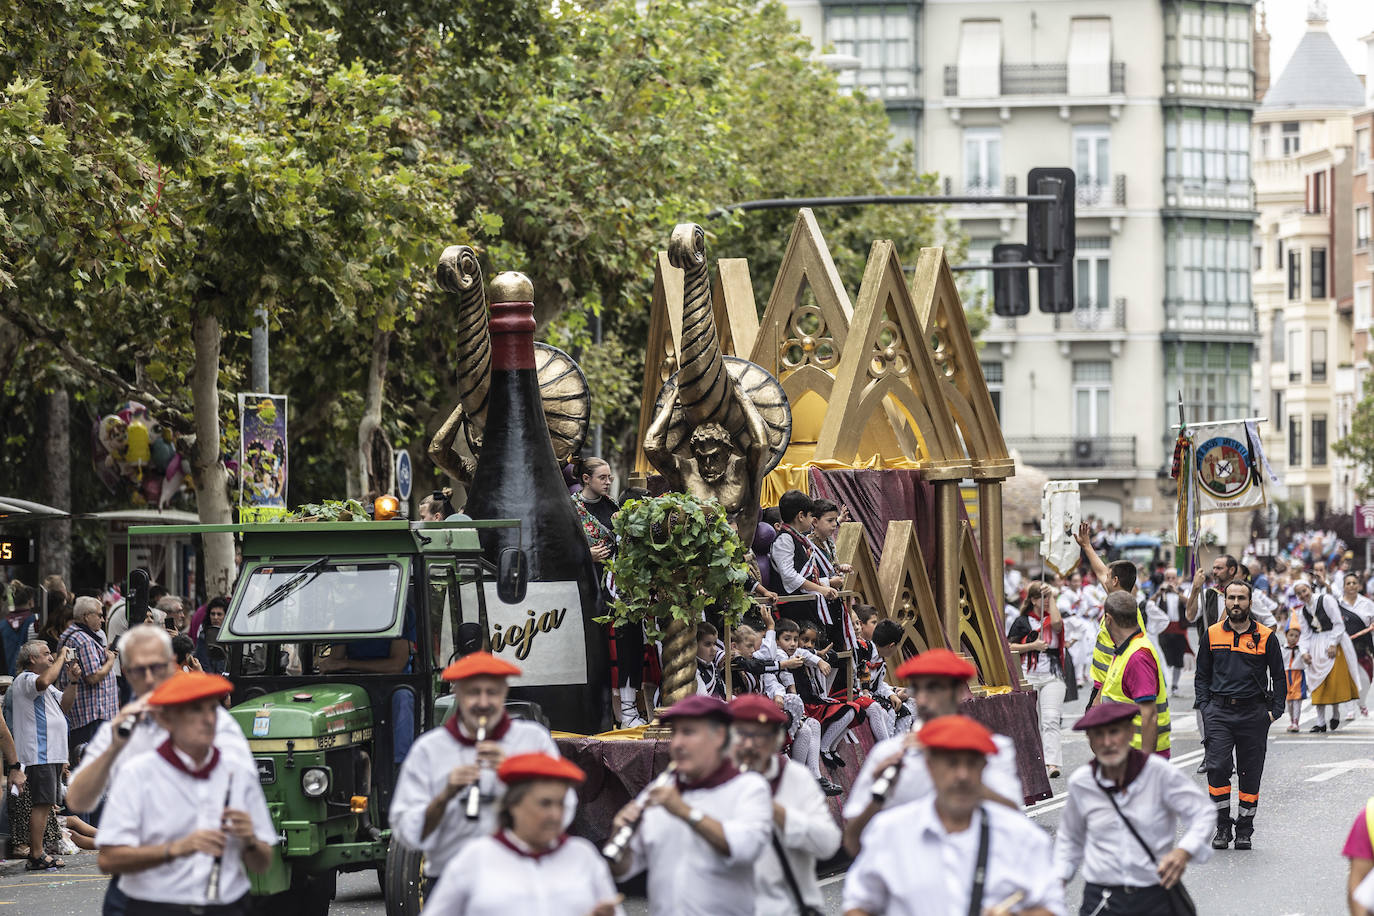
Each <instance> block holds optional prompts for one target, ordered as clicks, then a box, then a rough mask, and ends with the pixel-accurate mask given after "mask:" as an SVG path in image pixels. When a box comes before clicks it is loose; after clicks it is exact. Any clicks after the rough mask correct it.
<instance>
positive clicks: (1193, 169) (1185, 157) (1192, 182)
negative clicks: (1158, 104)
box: [1164, 108, 1250, 187]
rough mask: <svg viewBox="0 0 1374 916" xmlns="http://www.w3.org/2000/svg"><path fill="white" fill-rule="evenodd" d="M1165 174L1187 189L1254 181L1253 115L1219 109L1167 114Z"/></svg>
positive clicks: (1182, 109) (1165, 115) (1170, 110)
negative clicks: (1251, 142)
mask: <svg viewBox="0 0 1374 916" xmlns="http://www.w3.org/2000/svg"><path fill="white" fill-rule="evenodd" d="M1164 175H1165V177H1166V178H1169V179H1173V180H1179V181H1182V182H1183V184H1184V186H1185V187H1189V186H1196V185H1198V184H1199V183H1208V182H1213V183H1218V182H1219V183H1224V182H1227V181H1238V182H1248V181H1249V180H1250V116H1249V113H1248V112H1245V111H1226V110H1222V109H1217V108H1207V109H1203V108H1171V109H1167V110H1166V111H1165V113H1164Z"/></svg>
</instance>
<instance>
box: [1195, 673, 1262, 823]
mask: <svg viewBox="0 0 1374 916" xmlns="http://www.w3.org/2000/svg"><path fill="white" fill-rule="evenodd" d="M1202 719H1203V721H1204V722H1205V723H1206V728H1207V752H1206V758H1205V760H1206V763H1207V791H1208V793H1209V794H1210V795H1211V796H1212V802H1213V804H1215V805H1216V807H1217V823H1218V824H1226V823H1230V820H1231V774H1232V772H1235V773H1236V775H1237V776H1238V777H1239V779H1238V782H1239V783H1240V805H1239V807H1238V808H1237V814H1238V816H1239V818H1238V822H1237V823H1238V827H1239V828H1240V829H1241V831H1243V832H1244V833H1247V834H1248V832H1249V830H1250V829H1253V826H1252V825H1253V821H1254V818H1255V810H1256V808H1258V806H1259V790H1260V777H1262V776H1263V775H1264V752H1265V749H1266V742H1267V740H1268V737H1269V725H1270V721H1269V710H1268V709H1267V708H1266V707H1265V705H1264V701H1263V700H1261V699H1258V698H1256V699H1254V700H1249V701H1241V702H1238V703H1232V702H1230V701H1229V700H1227V699H1226V698H1224V697H1214V698H1213V699H1212V700H1211V702H1209V703H1208V704H1207V706H1206V708H1204V709H1203V710H1202Z"/></svg>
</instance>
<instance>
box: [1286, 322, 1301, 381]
mask: <svg viewBox="0 0 1374 916" xmlns="http://www.w3.org/2000/svg"><path fill="white" fill-rule="evenodd" d="M1288 381H1290V382H1301V381H1302V331H1289V332H1288Z"/></svg>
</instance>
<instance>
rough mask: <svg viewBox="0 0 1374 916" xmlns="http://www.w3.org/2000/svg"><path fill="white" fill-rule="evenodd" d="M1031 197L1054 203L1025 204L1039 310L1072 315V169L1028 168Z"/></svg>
mask: <svg viewBox="0 0 1374 916" xmlns="http://www.w3.org/2000/svg"><path fill="white" fill-rule="evenodd" d="M1026 189H1027V191H1028V192H1029V193H1031V194H1036V195H1046V194H1047V195H1052V196H1053V197H1054V198H1055V199H1054V201H1053V202H1048V201H1046V202H1040V201H1032V202H1030V203H1028V204H1027V205H1026V241H1027V246H1026V247H1027V248H1029V249H1030V260H1032V261H1034V262H1035V263H1037V264H1044V265H1046V266H1044V267H1039V268H1037V269H1036V280H1037V282H1038V284H1039V291H1040V311H1042V312H1072V311H1073V309H1074V296H1073V256H1074V249H1075V234H1074V232H1075V230H1074V198H1075V194H1074V174H1073V169H1063V168H1054V169H1031V170H1030V177H1029V178H1028V179H1027V181H1026Z"/></svg>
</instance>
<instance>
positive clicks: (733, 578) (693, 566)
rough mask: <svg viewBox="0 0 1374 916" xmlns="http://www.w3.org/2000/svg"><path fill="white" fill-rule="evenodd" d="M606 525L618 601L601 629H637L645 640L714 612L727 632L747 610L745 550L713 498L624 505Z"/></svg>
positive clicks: (677, 496)
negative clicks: (611, 533)
mask: <svg viewBox="0 0 1374 916" xmlns="http://www.w3.org/2000/svg"><path fill="white" fill-rule="evenodd" d="M612 525H613V527H614V530H615V533H616V537H617V538H618V539H619V540H618V544H617V547H616V554H615V558H614V559H613V560H612V561H611V574H612V575H613V576H614V577H615V589H616V592H617V593H618V594H619V596H620V597H619V599H618V600H617V601H615V602H614V603H613V604H612V606H611V610H612V613H611V614H609V615H607V616H606V617H604V618H600V620H601V622H603V623H607V622H609V623H615V624H623V623H639V624H642V625H643V626H644V631H645V633H646V634H647V635H648V636H649V638H651V639H660V638H661V637H662V631H661V629H660V626H661V625H665V624H667V622H668V621H669V619H671V618H676V619H678V620H681V621H682V622H684V623H690V624H695V623H696V622H697V621H699V620H701V619H702V618H703V616H704V614H705V611H706V609H707V608H708V607H711V606H712V605H714V606H716V608H717V609H719V610H720V611H721V612H722V613H723V614H724V615H725V620H726V623H727V625H730V626H733V625H734V624H735V623H737V622H738V621H739V619H740V617H742V616H743V614H744V612H745V611H746V610H747V609H748V607H749V596H748V595H747V594H746V593H745V590H744V585H745V582H746V581H747V580H748V578H749V566H748V563H747V559H746V553H745V551H746V548H745V546H744V544H743V543H741V542H740V539H739V535H738V534H736V533H735V529H734V527H733V526H732V525H731V524H730V522H729V520H728V519H727V518H726V517H725V513H724V512H722V511H721V510H720V505H719V504H718V503H717V502H716V501H715V500H713V499H711V500H699V499H697V498H696V497H694V496H688V495H686V494H682V493H667V494H665V495H663V496H658V497H648V498H646V499H632V500H628V501H626V502H625V504H624V505H623V506H621V507H620V512H619V513H617V514H616V516H615V518H614V520H613V522H612Z"/></svg>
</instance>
